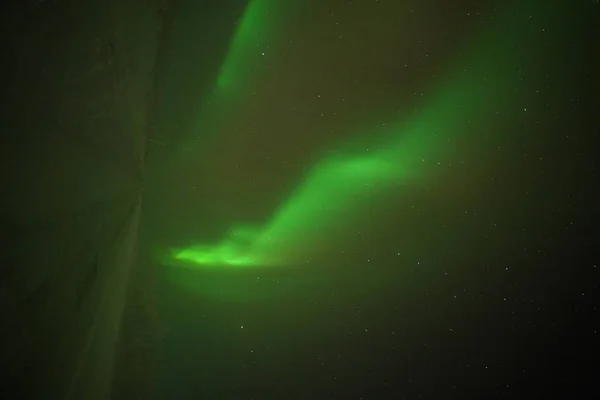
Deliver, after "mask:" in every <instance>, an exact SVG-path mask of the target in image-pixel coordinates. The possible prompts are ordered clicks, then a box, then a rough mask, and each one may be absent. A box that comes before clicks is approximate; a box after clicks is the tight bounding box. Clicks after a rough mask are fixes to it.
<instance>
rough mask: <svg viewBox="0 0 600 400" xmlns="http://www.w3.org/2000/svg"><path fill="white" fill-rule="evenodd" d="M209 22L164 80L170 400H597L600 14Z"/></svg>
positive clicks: (448, 12)
mask: <svg viewBox="0 0 600 400" xmlns="http://www.w3.org/2000/svg"><path fill="white" fill-rule="evenodd" d="M198 3H202V4H198ZM210 3H211V2H196V1H192V0H182V1H179V2H175V3H174V6H173V7H172V9H170V10H169V11H168V14H167V24H166V28H165V32H167V34H166V35H165V36H164V37H163V41H162V43H161V46H162V47H161V54H160V63H159V65H158V67H157V68H158V73H159V75H158V77H157V85H158V86H157V99H156V105H155V113H154V121H153V133H152V137H151V138H150V140H149V146H150V149H149V154H148V172H147V178H146V181H147V182H146V194H145V200H144V201H145V204H144V213H145V214H144V220H143V228H142V236H143V240H142V245H141V251H142V253H141V260H142V261H143V262H142V266H141V267H142V268H146V269H148V270H153V271H158V272H157V273H158V276H159V277H160V279H159V281H160V284H159V286H160V288H159V290H157V294H156V299H155V301H156V304H157V305H156V307H157V309H158V310H159V311H158V315H159V319H160V321H161V325H162V327H163V328H162V332H163V333H162V334H161V335H160V338H158V339H156V343H155V346H154V351H155V352H156V353H157V354H158V355H157V357H156V358H157V359H158V360H159V362H157V367H156V369H157V371H156V379H155V385H156V393H157V395H158V397H159V398H164V399H167V398H168V399H176V398H177V399H199V398H205V399H387V398H389V399H392V398H393V399H398V398H402V399H404V398H407V399H417V398H438V399H446V398H458V399H463V398H478V399H484V398H497V397H506V398H528V399H532V398H540V399H541V398H593V394H595V395H600V389H598V385H597V384H594V380H595V379H597V376H599V373H600V370H599V367H598V364H597V363H598V360H597V357H596V356H595V355H594V352H593V347H592V346H593V345H594V344H597V342H598V337H599V334H598V329H600V326H599V325H600V320H599V319H598V316H597V309H596V304H597V301H596V297H597V296H598V292H599V289H600V285H599V283H600V269H599V268H598V267H597V265H600V258H599V256H598V249H599V248H600V243H599V242H598V239H597V237H595V236H594V235H596V234H597V232H596V231H597V221H598V217H599V216H600V215H599V212H598V204H599V203H600V201H599V200H600V196H599V193H598V176H597V173H596V170H597V169H598V166H597V152H598V148H600V147H599V144H598V136H599V134H600V131H599V128H600V102H599V100H598V99H599V96H598V94H599V93H600V49H599V47H600V46H599V45H598V40H599V39H598V38H600V4H599V3H598V1H597V0H578V1H572V2H567V1H559V0H549V1H535V0H520V1H467V0H454V1H446V2H444V1H440V0H423V1H413V0H409V1H403V2H401V1H393V0H355V1H350V0H321V1H317V0H286V1H278V0H251V1H249V2H246V1H234V0H231V1H218V2H212V3H214V4H210ZM157 336H159V335H157Z"/></svg>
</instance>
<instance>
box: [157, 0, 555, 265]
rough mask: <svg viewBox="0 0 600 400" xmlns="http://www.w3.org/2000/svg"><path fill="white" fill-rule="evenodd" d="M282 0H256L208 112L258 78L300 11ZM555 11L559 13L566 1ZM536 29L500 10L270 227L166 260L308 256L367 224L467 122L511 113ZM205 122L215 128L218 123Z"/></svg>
mask: <svg viewBox="0 0 600 400" xmlns="http://www.w3.org/2000/svg"><path fill="white" fill-rule="evenodd" d="M275 3H276V2H274V1H272V0H255V1H253V2H251V3H250V4H249V6H248V7H247V10H246V13H245V16H244V18H243V19H242V21H241V23H240V24H239V29H238V30H237V33H236V34H235V36H234V37H233V40H232V42H231V45H230V50H229V53H228V55H227V56H226V58H225V61H224V64H223V65H222V68H221V70H220V74H219V76H218V79H217V85H216V89H215V91H214V92H213V94H212V96H213V99H212V100H211V101H210V102H209V103H210V104H211V111H210V112H206V111H205V112H201V114H202V115H203V119H207V115H211V114H213V115H214V114H218V113H215V107H221V108H224V107H226V105H227V102H228V101H229V102H230V101H234V100H233V99H232V98H235V96H241V95H242V92H243V89H244V86H243V82H245V81H248V80H249V79H251V73H252V71H253V70H254V69H255V66H256V65H257V63H256V58H257V57H259V56H260V53H259V51H260V47H261V45H262V44H264V43H266V42H267V40H268V39H269V36H270V35H275V34H276V29H275V28H276V26H277V25H278V24H277V23H276V22H279V23H281V20H282V19H283V18H284V16H285V15H286V14H290V13H291V11H289V10H287V9H283V8H282V7H279V8H277V7H274V6H275ZM290 9H291V7H290ZM551 14H553V15H559V13H558V12H557V10H554V13H551ZM288 16H289V15H288ZM548 22H549V21H548V20H539V21H538V22H537V23H536V24H540V25H539V26H542V25H541V24H548ZM530 29H531V25H530V24H527V23H525V22H523V21H516V17H515V15H514V14H513V13H512V12H511V11H510V9H507V12H506V14H505V15H504V18H497V19H496V24H495V25H493V26H491V27H489V28H488V30H487V31H486V32H485V33H484V34H483V35H482V36H480V37H478V38H477V40H475V41H474V42H473V43H467V44H466V45H465V50H464V52H463V53H464V54H465V55H466V56H462V57H461V56H457V57H456V58H457V59H456V60H455V62H454V68H453V69H451V70H450V71H449V72H448V73H447V74H445V75H443V76H441V77H440V79H439V80H438V82H437V84H436V85H437V86H435V87H433V88H431V89H432V90H430V91H429V94H428V95H427V96H424V98H423V99H424V101H423V103H422V104H419V105H418V107H417V108H416V109H415V110H413V112H411V113H410V114H409V115H408V116H402V117H398V115H397V113H396V114H394V115H393V116H391V117H390V119H389V120H388V121H376V122H377V123H376V124H373V126H376V127H377V128H374V129H373V132H368V133H369V135H364V137H367V136H368V137H370V138H371V139H370V140H369V141H364V140H363V141H361V146H360V147H361V148H362V149H363V150H362V151H360V152H356V151H347V150H346V149H347V148H348V144H349V143H340V144H339V147H338V148H335V149H331V152H330V153H329V155H327V156H325V157H323V159H322V160H321V161H320V162H317V163H316V164H314V165H313V166H312V167H311V168H310V170H309V173H308V174H307V176H306V177H305V179H304V180H303V182H301V184H300V185H299V186H298V187H297V188H296V189H295V190H294V191H293V192H292V193H291V195H290V196H289V198H288V199H287V201H285V202H284V203H283V204H281V206H280V207H279V208H278V209H277V210H275V211H274V212H273V213H272V216H271V218H270V219H269V220H268V221H267V222H266V223H265V224H264V225H263V226H247V225H244V224H239V225H238V226H234V227H232V228H231V229H230V230H229V234H228V235H227V237H226V238H224V239H223V240H222V241H221V242H220V243H217V244H212V245H211V244H198V245H194V246H191V247H186V248H177V249H172V250H171V251H170V252H169V254H168V256H167V257H166V259H165V260H164V263H165V264H175V265H181V266H186V267H188V268H202V269H248V268H250V269H254V268H263V267H275V266H278V267H280V266H292V265H299V264H302V263H303V262H308V261H309V260H311V259H314V258H315V257H318V253H319V248H320V247H321V246H320V244H323V243H325V244H326V243H329V242H331V241H335V240H340V239H343V236H344V232H345V231H347V230H348V227H349V226H353V224H354V225H355V224H357V223H359V222H358V221H359V220H360V217H361V216H362V215H364V214H365V212H366V211H368V209H369V208H370V207H379V206H380V203H381V204H384V202H383V201H381V200H382V199H385V197H386V195H387V196H389V194H390V193H391V192H392V191H397V190H398V187H401V186H402V185H406V184H410V183H411V182H419V181H424V180H427V179H428V178H430V177H432V176H435V173H436V166H437V165H438V164H439V161H438V160H440V159H442V158H443V157H444V156H445V152H446V150H447V149H448V148H449V147H451V146H452V143H453V142H455V141H457V140H465V138H461V137H460V127H461V126H464V124H465V123H468V124H470V126H472V127H478V128H479V131H481V132H482V134H481V135H482V136H483V135H485V124H486V123H489V121H490V120H493V119H494V118H495V117H497V116H498V115H502V113H503V110H504V109H505V107H506V106H507V105H510V102H511V100H512V97H511V96H512V95H513V93H515V88H516V87H518V86H519V85H521V84H522V83H521V82H519V74H518V72H517V71H518V70H519V69H520V68H521V67H520V66H519V54H517V53H516V51H515V50H514V46H511V43H513V42H514V41H515V40H520V41H526V40H528V32H529V30H530ZM241 65H244V66H245V68H240V66H241ZM217 98H220V99H221V100H222V101H217ZM203 124H205V125H204V126H205V127H206V126H210V127H215V126H217V125H218V122H215V121H210V120H208V121H203ZM357 133H360V132H357ZM354 134H355V133H354ZM354 136H355V137H356V135H354ZM373 138H375V140H373ZM466 140H469V141H477V140H485V138H483V137H473V138H467V139H466ZM354 147H355V146H354ZM332 154H333V155H332ZM382 206H384V205H382Z"/></svg>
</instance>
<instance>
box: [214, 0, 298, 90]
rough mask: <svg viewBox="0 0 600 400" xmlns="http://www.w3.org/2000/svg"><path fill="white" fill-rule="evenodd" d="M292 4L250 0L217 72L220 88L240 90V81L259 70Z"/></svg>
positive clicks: (218, 86) (276, 0)
mask: <svg viewBox="0 0 600 400" xmlns="http://www.w3.org/2000/svg"><path fill="white" fill-rule="evenodd" d="M284 3H285V5H284ZM291 3H292V1H285V2H282V1H278V0H250V1H249V3H248V5H247V6H246V10H245V12H244V15H243V17H242V19H241V20H240V22H239V23H238V28H237V31H236V32H235V34H234V36H233V38H232V41H231V44H230V46H229V51H228V52H227V56H226V58H225V61H224V63H223V65H222V66H221V69H220V71H219V75H218V77H217V88H218V89H219V90H221V91H231V90H232V89H233V88H236V89H238V90H239V89H240V88H239V84H240V83H242V82H244V81H246V80H247V79H248V78H249V77H250V76H253V75H255V73H256V71H257V70H258V69H260V64H261V63H262V62H264V58H265V57H269V56H270V54H269V53H270V52H269V50H270V49H271V48H272V45H273V40H274V38H276V35H275V32H277V27H278V26H280V25H281V24H282V22H283V16H284V15H286V14H289V10H290V5H291ZM283 11H286V13H284V12H283Z"/></svg>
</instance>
